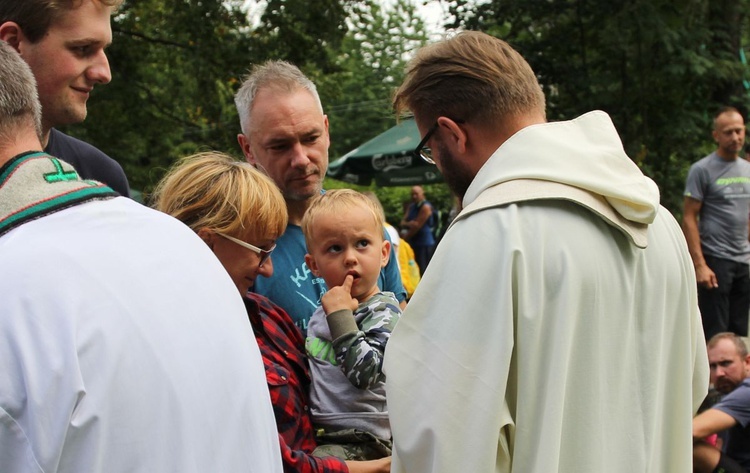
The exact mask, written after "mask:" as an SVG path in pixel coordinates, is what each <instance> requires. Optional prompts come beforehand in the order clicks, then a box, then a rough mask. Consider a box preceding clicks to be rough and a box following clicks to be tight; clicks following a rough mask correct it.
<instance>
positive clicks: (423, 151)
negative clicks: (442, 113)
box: [414, 122, 440, 164]
mask: <svg viewBox="0 0 750 473" xmlns="http://www.w3.org/2000/svg"><path fill="white" fill-rule="evenodd" d="M438 126H440V124H439V123H438V122H435V124H434V125H432V128H430V131H428V132H427V134H426V135H424V138H422V141H420V142H419V144H418V145H417V147H416V148H415V149H414V157H415V158H422V159H424V160H425V161H426V162H427V163H429V164H435V160H434V159H432V149H431V148H430V147H429V146H425V144H426V143H427V141H428V140H429V139H430V137H431V136H432V135H433V134H435V131H437V129H438Z"/></svg>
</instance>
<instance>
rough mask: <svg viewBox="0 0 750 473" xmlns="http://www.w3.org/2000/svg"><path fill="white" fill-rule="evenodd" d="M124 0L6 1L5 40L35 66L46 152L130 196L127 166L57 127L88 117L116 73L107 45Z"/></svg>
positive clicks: (0, 35) (1, 31) (2, 6)
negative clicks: (97, 92)
mask: <svg viewBox="0 0 750 473" xmlns="http://www.w3.org/2000/svg"><path fill="white" fill-rule="evenodd" d="M121 3H122V0H82V1H80V2H63V1H60V0H24V1H23V2H18V1H17V0H0V40H3V41H5V42H7V43H8V44H10V45H11V46H12V47H13V48H15V49H16V51H18V52H19V53H20V54H21V57H22V58H23V59H24V61H26V63H27V64H28V65H29V66H30V67H31V70H32V72H33V73H34V77H35V78H36V81H37V90H38V93H39V101H40V102H41V103H42V139H43V142H44V144H45V151H46V152H48V153H50V154H52V155H54V156H57V157H59V158H61V159H63V160H64V161H67V162H68V163H70V164H72V165H73V167H75V168H76V170H77V171H78V173H79V175H80V176H81V177H82V178H84V179H93V180H97V181H101V182H103V183H105V184H107V185H108V186H110V187H111V188H113V189H114V190H116V191H117V192H119V193H120V194H122V195H124V196H127V197H129V196H130V189H129V186H128V180H127V178H126V177H125V173H124V172H123V170H122V167H121V166H120V165H119V164H118V163H117V162H116V161H115V160H113V159H111V158H110V157H109V156H107V155H106V154H104V153H103V152H101V151H99V150H98V149H96V148H95V147H94V146H91V145H89V144H87V143H84V142H82V141H80V140H76V139H75V138H72V137H70V136H67V135H66V134H64V133H62V132H60V131H57V130H54V127H59V126H65V125H70V124H74V123H80V122H82V121H83V120H85V119H86V113H87V110H86V102H87V101H88V98H89V95H90V93H91V91H92V90H93V88H94V86H95V85H96V84H106V83H108V82H109V81H110V80H111V79H112V76H111V74H110V70H109V62H108V61H107V56H106V54H105V52H104V49H105V48H106V47H107V46H109V44H110V43H111V42H112V29H111V27H110V17H111V15H112V13H113V12H114V10H115V9H116V8H117V7H118V6H119V5H120V4H121Z"/></svg>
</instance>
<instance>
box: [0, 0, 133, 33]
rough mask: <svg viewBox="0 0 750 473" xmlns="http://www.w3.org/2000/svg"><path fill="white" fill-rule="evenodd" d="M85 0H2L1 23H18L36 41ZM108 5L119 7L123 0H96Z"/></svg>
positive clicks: (0, 3) (0, 9)
mask: <svg viewBox="0 0 750 473" xmlns="http://www.w3.org/2000/svg"><path fill="white" fill-rule="evenodd" d="M83 1H84V0H0V24H3V23H5V22H6V21H12V22H14V23H17V24H18V26H20V27H21V30H23V34H24V35H26V37H27V38H29V41H31V42H32V43H36V42H37V41H39V40H40V39H42V38H43V37H44V35H46V34H47V31H48V30H49V28H50V26H51V25H52V24H53V23H55V22H56V21H57V20H58V19H59V18H60V16H62V15H63V14H65V13H66V12H68V11H70V10H75V9H76V8H78V7H79V6H81V4H82V3H83ZM94 1H96V2H99V3H101V4H103V5H106V6H108V7H114V8H117V7H119V6H120V5H121V4H122V2H123V0H94Z"/></svg>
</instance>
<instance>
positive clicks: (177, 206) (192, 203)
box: [152, 151, 288, 239]
mask: <svg viewBox="0 0 750 473" xmlns="http://www.w3.org/2000/svg"><path fill="white" fill-rule="evenodd" d="M152 201H153V202H154V204H153V205H154V208H156V209H157V210H160V211H162V212H164V213H167V214H169V215H171V216H173V217H175V218H176V219H178V220H180V221H182V222H183V223H184V224H186V225H187V226H188V227H190V228H191V229H193V231H195V232H198V230H200V229H201V228H208V229H211V230H213V231H215V232H219V233H224V234H227V235H230V236H234V237H237V238H242V237H243V236H245V234H246V233H247V232H248V231H249V230H252V232H253V234H254V235H255V236H256V237H258V238H272V239H276V238H278V236H279V235H281V234H282V233H284V230H285V229H286V225H287V219H288V216H287V209H286V203H285V202H284V198H283V197H282V195H281V192H280V191H279V189H278V187H276V184H274V182H273V181H272V180H271V179H270V178H268V177H267V176H266V175H264V174H263V173H261V172H260V171H258V170H257V169H255V168H254V167H253V166H252V165H250V164H249V163H247V162H244V161H239V160H237V159H235V158H233V157H231V156H229V155H227V154H224V153H221V152H218V151H209V152H204V153H198V154H194V155H192V156H187V157H185V158H183V159H181V160H180V161H178V162H177V163H176V164H175V165H174V166H173V167H172V169H170V170H169V172H167V175H166V176H164V178H163V179H162V180H161V181H160V182H159V184H158V185H157V187H156V190H155V191H154V195H153V197H152Z"/></svg>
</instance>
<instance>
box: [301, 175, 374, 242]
mask: <svg viewBox="0 0 750 473" xmlns="http://www.w3.org/2000/svg"><path fill="white" fill-rule="evenodd" d="M354 208H364V209H367V210H368V211H370V212H371V213H372V218H373V223H375V228H376V229H377V234H378V235H380V237H381V238H383V226H384V225H385V219H384V216H383V211H382V207H379V206H378V205H376V204H375V203H374V202H373V201H372V200H371V199H370V198H369V197H367V196H366V195H364V194H362V193H360V192H357V191H355V190H351V189H334V190H330V191H326V193H325V194H321V195H319V196H317V197H315V198H314V199H313V201H312V203H311V204H310V208H308V209H307V212H305V216H304V217H302V224H301V226H302V233H304V234H305V243H306V244H307V248H308V250H309V248H310V247H311V246H312V243H313V242H314V241H315V236H314V233H315V225H316V221H317V219H318V217H320V216H321V215H331V214H338V213H341V212H345V211H347V210H351V209H354Z"/></svg>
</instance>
